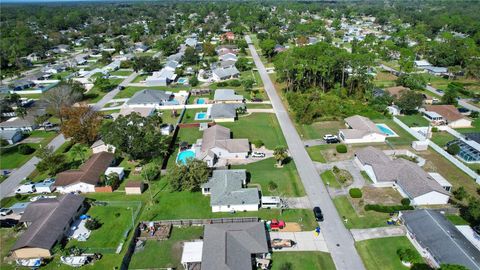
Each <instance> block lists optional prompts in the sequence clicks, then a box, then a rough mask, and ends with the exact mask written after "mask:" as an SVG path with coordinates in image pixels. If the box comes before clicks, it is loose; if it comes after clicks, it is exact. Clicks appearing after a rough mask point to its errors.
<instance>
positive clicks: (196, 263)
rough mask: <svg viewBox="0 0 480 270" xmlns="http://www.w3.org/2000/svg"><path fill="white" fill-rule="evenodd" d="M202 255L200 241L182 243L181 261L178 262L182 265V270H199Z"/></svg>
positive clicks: (201, 243)
mask: <svg viewBox="0 0 480 270" xmlns="http://www.w3.org/2000/svg"><path fill="white" fill-rule="evenodd" d="M202 254H203V241H202V240H199V241H195V242H184V243H183V251H182V259H181V260H180V262H181V263H182V266H183V269H189V270H195V269H198V270H200V266H201V263H202Z"/></svg>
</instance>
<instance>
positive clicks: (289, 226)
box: [279, 222, 302, 232]
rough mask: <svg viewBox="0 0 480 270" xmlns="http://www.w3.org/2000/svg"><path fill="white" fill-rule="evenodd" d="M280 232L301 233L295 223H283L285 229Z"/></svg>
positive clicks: (300, 228)
mask: <svg viewBox="0 0 480 270" xmlns="http://www.w3.org/2000/svg"><path fill="white" fill-rule="evenodd" d="M279 231H280V232H301V231H302V227H301V226H300V224H298V223H296V222H285V227H284V228H283V229H281V230H279Z"/></svg>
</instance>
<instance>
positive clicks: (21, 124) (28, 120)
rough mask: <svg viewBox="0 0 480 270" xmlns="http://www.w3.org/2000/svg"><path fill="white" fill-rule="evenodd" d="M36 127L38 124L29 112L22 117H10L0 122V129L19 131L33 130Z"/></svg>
mask: <svg viewBox="0 0 480 270" xmlns="http://www.w3.org/2000/svg"><path fill="white" fill-rule="evenodd" d="M37 128H38V124H37V123H35V117H34V116H33V115H31V114H27V116H25V117H24V118H22V117H12V118H10V119H7V120H6V121H4V122H1V123H0V130H18V129H20V130H21V131H27V132H29V131H33V130H35V129H37Z"/></svg>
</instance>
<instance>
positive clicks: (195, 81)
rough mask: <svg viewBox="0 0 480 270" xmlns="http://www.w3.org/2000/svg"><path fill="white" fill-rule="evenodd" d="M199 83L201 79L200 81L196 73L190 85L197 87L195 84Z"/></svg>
mask: <svg viewBox="0 0 480 270" xmlns="http://www.w3.org/2000/svg"><path fill="white" fill-rule="evenodd" d="M198 83H199V81H198V78H197V76H196V75H193V76H192V77H191V78H190V85H191V86H193V87H195V86H197V85H198Z"/></svg>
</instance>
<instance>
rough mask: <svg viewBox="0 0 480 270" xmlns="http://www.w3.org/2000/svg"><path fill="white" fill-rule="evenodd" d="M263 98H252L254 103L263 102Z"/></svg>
mask: <svg viewBox="0 0 480 270" xmlns="http://www.w3.org/2000/svg"><path fill="white" fill-rule="evenodd" d="M262 101H263V100H262V99H261V98H252V102H262Z"/></svg>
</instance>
